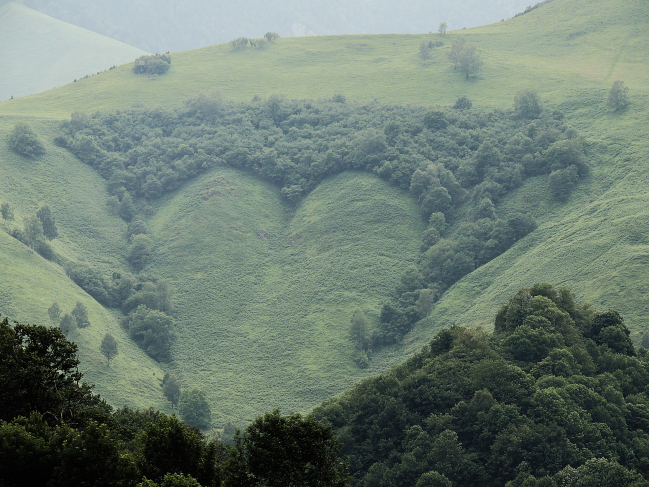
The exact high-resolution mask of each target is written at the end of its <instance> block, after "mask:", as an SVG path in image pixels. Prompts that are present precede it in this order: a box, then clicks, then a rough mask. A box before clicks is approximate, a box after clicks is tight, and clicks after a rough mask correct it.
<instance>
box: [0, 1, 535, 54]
mask: <svg viewBox="0 0 649 487" xmlns="http://www.w3.org/2000/svg"><path fill="white" fill-rule="evenodd" d="M1 3H3V0H0V4H1ZM24 4H25V5H27V6H29V7H32V8H35V9H37V10H40V11H42V12H44V13H46V14H48V15H51V16H52V17H55V18H57V19H60V20H64V21H66V22H69V23H71V24H75V25H78V26H80V27H84V28H86V29H89V30H92V31H94V32H98V33H100V34H103V35H106V36H108V37H112V38H114V39H117V40H120V41H122V42H126V43H127V44H131V45H132V46H135V47H139V48H140V49H144V50H146V51H149V52H166V51H180V50H186V49H194V48H198V47H203V46H206V45H211V44H217V43H222V42H228V41H230V40H232V39H234V38H237V37H240V36H245V37H261V36H263V35H264V34H265V33H266V32H268V31H274V32H278V33H279V34H280V35H281V36H283V37H288V36H302V35H330V34H379V33H421V32H429V31H433V32H436V31H437V28H438V26H439V24H440V23H441V22H447V23H448V27H449V30H453V29H461V28H463V27H475V26H478V25H484V24H489V23H493V22H498V21H499V20H501V19H505V18H509V17H512V16H514V15H515V14H516V13H518V12H522V11H523V10H524V9H525V7H527V6H528V5H530V2H529V0H401V1H394V0H355V1H349V0H328V1H323V0H310V1H306V0H241V1H239V2H232V1H228V2H225V1H222V0H219V1H213V0H110V1H106V0H24Z"/></svg>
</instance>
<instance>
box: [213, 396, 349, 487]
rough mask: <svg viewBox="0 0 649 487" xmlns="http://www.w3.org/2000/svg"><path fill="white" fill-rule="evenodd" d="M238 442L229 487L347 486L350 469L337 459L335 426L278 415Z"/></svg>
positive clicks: (231, 461)
mask: <svg viewBox="0 0 649 487" xmlns="http://www.w3.org/2000/svg"><path fill="white" fill-rule="evenodd" d="M234 441H235V447H234V448H233V450H232V451H231V454H230V458H229V460H228V464H227V466H226V478H225V482H224V486H225V487H231V486H232V487H234V486H262V485H264V486H267V487H284V486H296V487H298V486H304V487H306V486H309V487H318V486H332V487H333V486H341V487H342V486H344V485H347V464H346V462H345V461H343V462H340V460H339V458H338V452H339V451H340V444H339V443H338V441H337V440H336V437H335V436H334V434H333V432H332V429H331V426H327V425H324V424H322V423H320V422H318V421H317V420H316V419H315V418H314V417H313V416H311V415H309V416H306V417H304V418H303V417H302V416H301V415H300V414H298V413H293V414H291V415H289V416H282V415H281V414H280V412H279V410H277V409H276V410H274V411H273V412H272V413H266V414H264V415H263V416H258V417H257V418H256V419H255V420H254V421H253V422H252V423H251V424H250V425H249V426H248V427H247V428H246V430H245V431H244V433H243V434H240V433H239V432H237V434H236V435H235V440H234Z"/></svg>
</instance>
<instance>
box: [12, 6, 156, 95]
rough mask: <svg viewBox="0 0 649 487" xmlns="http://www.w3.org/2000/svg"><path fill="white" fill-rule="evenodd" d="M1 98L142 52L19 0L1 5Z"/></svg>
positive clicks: (79, 75) (106, 66) (69, 79)
mask: <svg viewBox="0 0 649 487" xmlns="http://www.w3.org/2000/svg"><path fill="white" fill-rule="evenodd" d="M0 46H2V47H0V66H3V69H2V76H1V77H0V101H3V100H7V99H9V98H10V97H12V96H13V97H16V98H17V97H19V96H26V95H31V94H33V93H38V92H41V91H45V90H50V89H52V88H54V87H57V86H62V85H65V84H68V83H71V82H72V81H73V80H74V79H75V78H83V77H84V76H86V75H94V74H96V73H97V72H99V71H104V70H106V69H109V68H110V67H111V66H114V65H118V64H122V63H126V62H129V61H132V60H134V59H135V58H137V57H139V56H141V55H143V54H146V53H145V52H144V51H142V50H140V49H137V48H135V47H132V46H129V45H127V44H124V43H122V42H119V41H116V40H113V39H110V38H108V37H104V36H102V35H99V34H95V33H94V32H90V31H88V30H85V29H82V28H80V27H76V26H74V25H70V24H67V23H65V22H61V21H60V20H56V19H53V18H52V17H48V16H47V15H45V14H42V13H40V12H37V11H36V10H32V9H30V8H29V7H25V6H24V5H22V4H19V3H14V2H12V3H8V4H6V5H4V6H1V7H0Z"/></svg>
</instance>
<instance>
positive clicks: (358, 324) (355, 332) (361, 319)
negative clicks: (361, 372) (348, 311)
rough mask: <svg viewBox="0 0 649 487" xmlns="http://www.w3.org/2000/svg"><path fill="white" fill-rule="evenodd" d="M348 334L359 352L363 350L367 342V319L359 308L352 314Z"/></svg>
mask: <svg viewBox="0 0 649 487" xmlns="http://www.w3.org/2000/svg"><path fill="white" fill-rule="evenodd" d="M351 323H352V326H351V329H350V333H351V336H352V339H353V340H354V342H356V343H357V344H358V349H359V350H360V351H363V350H365V348H366V347H365V342H366V341H367V319H366V318H365V313H363V310H362V309H360V308H356V309H355V310H354V312H353V313H352V318H351Z"/></svg>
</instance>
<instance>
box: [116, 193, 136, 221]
mask: <svg viewBox="0 0 649 487" xmlns="http://www.w3.org/2000/svg"><path fill="white" fill-rule="evenodd" d="M136 213H137V212H136V210H135V206H134V205H133V198H132V197H131V194H130V193H129V192H128V191H127V192H126V193H124V196H122V201H121V202H120V204H119V216H121V217H122V220H124V221H126V222H130V221H131V220H132V219H133V217H134V216H135V214H136Z"/></svg>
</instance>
